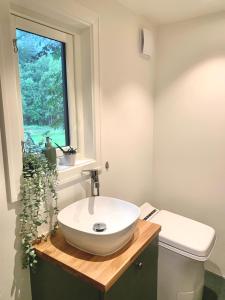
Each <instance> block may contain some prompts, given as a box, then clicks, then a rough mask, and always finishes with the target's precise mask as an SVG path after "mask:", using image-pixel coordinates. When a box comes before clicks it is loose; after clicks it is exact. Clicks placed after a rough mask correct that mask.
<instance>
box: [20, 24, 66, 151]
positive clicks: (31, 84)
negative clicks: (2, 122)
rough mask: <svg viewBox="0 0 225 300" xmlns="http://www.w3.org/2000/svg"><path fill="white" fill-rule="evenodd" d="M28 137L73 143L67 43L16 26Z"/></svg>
mask: <svg viewBox="0 0 225 300" xmlns="http://www.w3.org/2000/svg"><path fill="white" fill-rule="evenodd" d="M16 38H17V47H18V61H19V77H20V90H21V97H22V108H23V123H24V134H25V139H27V138H32V140H33V141H34V142H35V143H40V142H41V141H42V139H43V136H51V138H52V139H53V140H54V141H56V142H57V143H58V144H59V145H60V146H65V145H69V121H68V103H67V84H66V67H65V44H64V43H63V42H60V41H57V40H54V39H50V38H47V37H44V36H40V35H37V34H34V33H31V32H27V31H24V30H21V29H16Z"/></svg>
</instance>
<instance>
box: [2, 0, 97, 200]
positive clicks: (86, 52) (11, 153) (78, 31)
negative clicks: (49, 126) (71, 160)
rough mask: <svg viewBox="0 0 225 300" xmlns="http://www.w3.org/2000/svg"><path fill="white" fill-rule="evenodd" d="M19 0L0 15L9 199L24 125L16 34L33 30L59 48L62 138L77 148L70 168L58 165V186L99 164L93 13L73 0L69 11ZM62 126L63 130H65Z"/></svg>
mask: <svg viewBox="0 0 225 300" xmlns="http://www.w3.org/2000/svg"><path fill="white" fill-rule="evenodd" d="M42 2H43V1H42ZM23 4H24V5H23V6H20V5H19V3H18V5H17V4H13V3H11V5H10V12H11V20H10V22H9V18H6V19H5V21H4V22H5V23H4V28H5V29H6V30H4V32H2V34H1V43H0V48H1V49H0V50H1V51H0V52H1V55H0V65H1V74H0V75H1V78H0V79H1V80H0V102H1V108H2V111H1V113H2V114H1V115H2V117H1V123H2V133H3V134H2V139H3V153H4V167H5V170H6V172H5V173H6V175H7V176H6V187H7V196H8V199H9V201H11V202H14V201H17V200H18V199H19V192H20V183H21V172H22V148H21V140H24V136H26V135H27V134H26V128H25V134H24V127H26V125H27V124H29V123H28V122H27V121H26V120H25V116H24V112H23V101H22V90H21V84H20V81H21V80H20V69H19V63H20V62H19V53H16V44H15V39H16V38H18V36H17V34H18V35H19V34H20V33H22V32H25V33H28V34H33V35H35V36H36V37H43V38H46V40H45V41H48V40H51V41H55V42H59V43H60V45H61V46H62V47H64V59H63V56H62V64H63V62H64V69H62V72H65V73H64V74H63V75H62V74H61V75H62V80H63V81H64V82H66V85H67V86H66V88H67V89H66V90H64V91H63V93H64V92H67V95H65V94H63V97H64V98H63V109H64V110H65V108H67V107H68V112H67V115H66V111H64V112H63V114H64V119H63V120H64V126H65V127H63V128H64V143H67V141H66V139H68V138H69V142H70V145H71V146H74V147H78V153H77V155H76V164H75V166H74V167H68V168H66V167H65V168H61V167H59V168H58V174H59V187H60V188H64V187H66V186H68V185H70V184H74V182H75V181H76V180H78V181H79V180H80V178H81V170H82V169H83V168H95V167H97V166H99V165H100V164H101V160H100V157H101V148H100V78H99V16H98V15H96V14H95V13H94V12H90V10H86V9H85V8H84V7H82V6H80V5H79V4H78V3H74V4H73V9H71V10H65V5H64V3H63V2H62V1H59V2H57V4H56V5H54V6H52V4H51V3H49V2H48V1H47V2H46V1H45V2H43V3H39V2H38V5H35V3H33V2H32V1H26V3H23ZM10 29H11V33H10ZM19 31H21V32H19ZM63 45H64V46H63ZM19 46H20V45H19V42H18V47H19ZM61 49H62V48H61ZM13 50H14V51H13ZM62 52H63V51H62ZM65 78H66V81H65ZM66 96H67V97H66ZM66 99H67V101H66ZM66 102H67V104H66ZM23 119H24V120H23ZM66 120H67V124H66ZM66 125H67V126H68V127H67V130H68V129H69V130H68V131H69V132H66ZM30 126H31V125H30ZM54 130H55V128H54ZM31 134H32V132H31ZM57 154H58V155H61V151H58V150H57ZM63 167H64V166H63Z"/></svg>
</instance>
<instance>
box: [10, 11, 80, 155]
mask: <svg viewBox="0 0 225 300" xmlns="http://www.w3.org/2000/svg"><path fill="white" fill-rule="evenodd" d="M11 22H12V24H13V26H12V27H13V35H14V39H16V29H17V28H18V29H21V30H24V31H28V32H31V33H34V34H37V35H41V36H43V37H47V38H50V39H54V40H57V41H60V42H63V43H64V44H65V47H66V57H65V59H66V78H67V100H68V118H69V138H70V145H72V146H73V147H77V146H78V138H77V121H76V116H77V112H76V97H75V84H76V83H75V63H74V52H75V50H74V45H75V42H74V37H73V35H71V34H68V33H65V32H62V31H59V30H57V29H53V28H51V27H48V26H46V25H42V24H40V23H37V22H34V21H31V20H28V19H25V18H22V17H19V16H17V15H15V14H12V20H11ZM14 57H15V64H16V66H15V69H16V77H17V99H18V100H19V103H20V104H19V106H20V110H21V113H20V114H21V117H20V120H21V140H24V130H23V113H22V99H21V86H20V76H19V68H18V66H19V61H18V55H15V56H14ZM60 155H61V152H60V150H58V149H57V156H60Z"/></svg>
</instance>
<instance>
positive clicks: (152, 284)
mask: <svg viewBox="0 0 225 300" xmlns="http://www.w3.org/2000/svg"><path fill="white" fill-rule="evenodd" d="M157 244H158V243H157V238H155V239H154V240H153V241H152V242H151V243H150V244H149V245H148V246H147V247H146V248H145V249H144V250H143V251H142V252H141V253H140V255H139V256H138V257H137V258H136V259H135V261H134V262H133V263H132V264H131V265H130V266H129V268H128V269H127V270H126V271H125V272H124V273H123V274H122V275H121V277H120V278H119V279H118V280H117V281H116V282H115V283H114V284H113V286H112V287H111V288H110V289H109V290H108V291H101V290H99V289H97V288H96V287H94V286H93V285H91V284H90V283H88V282H86V281H85V280H83V279H82V278H81V277H80V276H79V277H77V276H75V275H74V274H71V273H69V272H67V271H65V270H64V269H63V267H61V266H58V265H57V264H55V263H52V262H49V261H47V260H43V259H41V258H40V259H39V263H38V267H37V270H36V272H35V273H33V272H31V287H32V300H157V260H158V245H157Z"/></svg>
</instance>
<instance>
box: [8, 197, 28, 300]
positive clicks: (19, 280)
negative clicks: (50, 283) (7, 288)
mask: <svg viewBox="0 0 225 300" xmlns="http://www.w3.org/2000/svg"><path fill="white" fill-rule="evenodd" d="M8 209H9V210H11V209H13V210H14V211H15V214H16V227H15V241H14V249H15V250H16V254H15V259H14V276H13V278H14V279H13V283H12V287H11V297H14V298H13V299H15V300H28V299H31V290H30V276H29V270H23V269H22V260H21V257H22V251H21V238H20V233H19V231H20V224H19V214H20V202H19V201H18V202H16V203H13V204H11V203H9V204H8Z"/></svg>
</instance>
